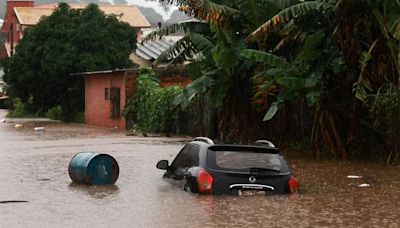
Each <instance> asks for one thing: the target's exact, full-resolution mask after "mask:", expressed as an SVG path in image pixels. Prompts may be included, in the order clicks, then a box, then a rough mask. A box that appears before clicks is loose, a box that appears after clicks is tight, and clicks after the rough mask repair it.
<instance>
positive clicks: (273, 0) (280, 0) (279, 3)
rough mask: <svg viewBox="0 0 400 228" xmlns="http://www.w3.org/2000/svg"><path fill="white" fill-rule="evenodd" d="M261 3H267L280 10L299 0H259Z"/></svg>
mask: <svg viewBox="0 0 400 228" xmlns="http://www.w3.org/2000/svg"><path fill="white" fill-rule="evenodd" d="M261 2H263V3H269V4H271V5H273V6H275V7H276V8H278V9H280V10H284V9H286V8H288V7H290V6H293V5H296V4H298V3H300V1H299V0H261Z"/></svg>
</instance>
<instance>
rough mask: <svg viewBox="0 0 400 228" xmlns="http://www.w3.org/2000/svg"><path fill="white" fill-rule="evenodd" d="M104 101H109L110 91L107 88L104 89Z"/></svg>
mask: <svg viewBox="0 0 400 228" xmlns="http://www.w3.org/2000/svg"><path fill="white" fill-rule="evenodd" d="M104 100H110V89H109V88H105V89H104Z"/></svg>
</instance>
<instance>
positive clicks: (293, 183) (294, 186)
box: [288, 175, 300, 193]
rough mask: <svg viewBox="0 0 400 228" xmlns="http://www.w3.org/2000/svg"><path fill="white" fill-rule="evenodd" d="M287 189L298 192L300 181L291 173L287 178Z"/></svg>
mask: <svg viewBox="0 0 400 228" xmlns="http://www.w3.org/2000/svg"><path fill="white" fill-rule="evenodd" d="M288 184H289V190H290V193H299V192H300V183H299V181H298V180H297V179H296V177H294V176H293V175H292V176H291V177H290V179H289V182H288Z"/></svg>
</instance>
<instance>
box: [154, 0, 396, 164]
mask: <svg viewBox="0 0 400 228" xmlns="http://www.w3.org/2000/svg"><path fill="white" fill-rule="evenodd" d="M161 2H163V3H167V4H168V3H169V4H178V5H179V6H180V9H181V10H182V11H184V12H185V13H186V14H187V15H190V16H193V17H195V18H198V19H200V21H201V22H188V23H181V24H176V25H172V26H169V27H166V28H162V29H160V30H159V31H157V32H155V33H153V34H151V35H150V36H149V37H148V38H149V39H155V38H157V37H158V36H162V35H166V34H169V33H173V32H175V31H176V30H181V31H185V32H186V34H187V35H186V36H185V38H184V39H183V40H181V41H180V42H178V43H177V44H176V45H175V47H173V48H171V49H170V50H168V53H165V55H162V56H161V57H160V58H164V59H165V57H167V56H169V54H172V53H175V55H174V56H175V58H174V60H173V61H172V62H171V64H177V63H181V62H183V61H188V60H189V61H192V63H191V64H190V66H189V69H192V70H193V71H192V76H193V78H194V82H193V83H192V85H190V86H189V88H190V89H189V88H188V89H187V90H186V91H184V93H183V95H180V96H179V97H178V98H177V100H178V101H179V102H178V103H180V102H181V103H182V102H183V103H184V102H188V101H190V100H191V99H192V98H193V97H198V96H202V95H203V94H211V97H212V100H213V101H214V102H213V103H214V106H215V107H219V118H218V120H219V123H218V127H219V138H221V139H222V140H227V141H236V142H237V141H242V142H246V141H252V140H254V139H257V138H263V137H268V138H272V139H274V140H276V141H283V140H289V141H291V142H293V141H296V140H301V141H304V140H306V141H308V142H310V143H309V145H310V148H311V149H312V151H314V154H315V156H317V157H318V156H321V155H328V156H331V157H336V158H342V159H350V158H371V159H384V160H387V161H391V160H392V161H393V159H398V157H399V154H398V152H397V145H398V133H397V132H398V130H397V129H398V112H399V108H400V106H399V105H400V104H399V102H398V94H399V92H398V90H399V79H398V78H399V69H400V67H399V66H400V59H399V56H400V55H399V54H400V52H399V51H400V3H399V2H398V1H388V0H370V1H369V0H365V1H360V0H347V1H344V0H339V1H336V0H314V1H297V0H281V1H277V0H263V1H259V0H235V1H228V0H218V1H217V0H195V1H194V0H190V1H189V0H179V1H175V0H170V1H161ZM193 72H197V73H193Z"/></svg>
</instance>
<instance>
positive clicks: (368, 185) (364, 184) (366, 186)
mask: <svg viewBox="0 0 400 228" xmlns="http://www.w3.org/2000/svg"><path fill="white" fill-rule="evenodd" d="M358 187H360V188H368V187H371V185H370V184H367V183H363V184H360V185H358Z"/></svg>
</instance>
